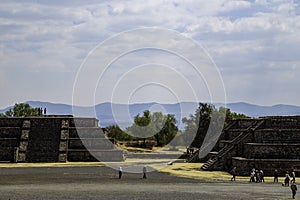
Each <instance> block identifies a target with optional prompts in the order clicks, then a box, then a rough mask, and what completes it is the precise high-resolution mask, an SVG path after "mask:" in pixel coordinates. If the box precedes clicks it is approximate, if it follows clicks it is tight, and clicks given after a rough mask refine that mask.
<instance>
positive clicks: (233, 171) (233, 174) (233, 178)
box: [231, 167, 236, 181]
mask: <svg viewBox="0 0 300 200" xmlns="http://www.w3.org/2000/svg"><path fill="white" fill-rule="evenodd" d="M231 175H232V178H231V181H235V177H236V167H234V168H233V169H232V170H231Z"/></svg>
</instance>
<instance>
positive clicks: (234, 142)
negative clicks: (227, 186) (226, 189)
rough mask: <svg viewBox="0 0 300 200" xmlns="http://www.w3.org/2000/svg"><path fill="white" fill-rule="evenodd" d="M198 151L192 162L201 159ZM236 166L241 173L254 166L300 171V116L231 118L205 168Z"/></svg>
mask: <svg viewBox="0 0 300 200" xmlns="http://www.w3.org/2000/svg"><path fill="white" fill-rule="evenodd" d="M198 154H199V152H198V151H197V152H196V153H195V154H194V155H193V156H192V157H191V158H190V159H189V161H190V162H197V161H199V158H198V157H199V156H198ZM234 166H235V167H237V174H238V175H247V176H248V175H249V174H250V171H251V169H253V168H255V169H263V170H264V172H265V174H266V175H271V176H272V175H273V173H274V170H275V169H277V170H278V171H279V172H280V173H281V175H283V174H284V173H285V172H286V171H287V170H291V169H294V170H295V172H296V174H299V172H300V116H282V117H281V116H280V117H264V118H258V119H240V120H233V121H231V122H230V123H229V124H228V125H227V126H226V127H225V128H224V129H223V132H222V134H221V136H220V138H219V140H218V142H217V144H216V145H215V147H214V149H213V151H211V152H210V153H209V155H208V156H207V158H206V162H205V163H204V165H203V166H202V167H201V168H202V170H223V171H229V170H230V169H231V168H232V167H234Z"/></svg>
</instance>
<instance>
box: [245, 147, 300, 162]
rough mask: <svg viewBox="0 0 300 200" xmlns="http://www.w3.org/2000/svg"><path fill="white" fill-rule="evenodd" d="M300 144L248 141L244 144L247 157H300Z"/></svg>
mask: <svg viewBox="0 0 300 200" xmlns="http://www.w3.org/2000/svg"><path fill="white" fill-rule="evenodd" d="M299 152H300V144H263V143H247V144H245V145H244V153H243V155H245V157H246V158H257V159H261V158H276V159H300V154H299Z"/></svg>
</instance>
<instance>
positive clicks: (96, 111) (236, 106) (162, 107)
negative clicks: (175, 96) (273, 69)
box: [0, 101, 300, 128]
mask: <svg viewBox="0 0 300 200" xmlns="http://www.w3.org/2000/svg"><path fill="white" fill-rule="evenodd" d="M25 103H28V104H29V105H30V106H32V107H42V108H47V114H49V115H75V116H80V117H96V118H97V119H98V120H99V123H100V126H101V127H106V126H109V125H112V124H116V123H117V124H118V125H120V126H121V127H123V128H125V127H128V126H130V125H131V124H132V123H133V121H132V120H133V117H134V116H136V115H137V114H139V113H141V114H142V113H143V111H145V110H151V111H162V112H163V113H170V114H174V115H175V117H176V118H177V120H178V125H179V127H180V126H182V124H181V122H180V121H181V120H180V119H182V118H183V117H187V116H189V115H190V114H194V113H195V110H196V109H197V107H198V103H193V102H182V103H177V104H157V103H140V104H130V105H125V104H112V103H101V104H98V105H96V106H95V107H80V106H74V107H72V106H71V105H67V104H54V103H49V102H40V101H28V102H25ZM216 106H217V107H219V106H224V104H216ZM11 107H12V106H11ZM11 107H8V108H6V109H3V110H0V113H4V112H6V111H7V110H8V109H10V108H11ZM226 107H227V108H229V109H230V110H231V111H233V112H236V113H242V114H245V115H248V116H250V117H262V116H277V115H284V116H286V115H300V106H292V105H283V104H278V105H274V106H258V105H253V104H248V103H244V102H240V103H229V104H226ZM73 111H74V112H73Z"/></svg>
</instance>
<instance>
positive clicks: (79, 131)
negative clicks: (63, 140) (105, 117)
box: [69, 127, 105, 138]
mask: <svg viewBox="0 0 300 200" xmlns="http://www.w3.org/2000/svg"><path fill="white" fill-rule="evenodd" d="M69 137H70V138H105V135H104V132H103V130H102V129H101V128H98V127H80V128H70V129H69Z"/></svg>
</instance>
